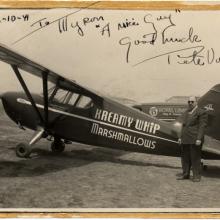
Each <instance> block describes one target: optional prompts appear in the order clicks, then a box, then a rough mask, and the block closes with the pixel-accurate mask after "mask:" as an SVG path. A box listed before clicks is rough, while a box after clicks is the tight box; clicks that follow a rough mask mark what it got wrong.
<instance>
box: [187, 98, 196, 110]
mask: <svg viewBox="0 0 220 220" xmlns="http://www.w3.org/2000/svg"><path fill="white" fill-rule="evenodd" d="M196 104H197V102H196V101H195V100H189V101H188V106H189V109H193V108H194V107H195V106H196Z"/></svg>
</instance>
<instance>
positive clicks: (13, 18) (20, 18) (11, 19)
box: [0, 14, 30, 23]
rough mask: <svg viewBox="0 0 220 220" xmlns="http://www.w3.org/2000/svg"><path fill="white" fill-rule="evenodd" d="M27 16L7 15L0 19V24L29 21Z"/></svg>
mask: <svg viewBox="0 0 220 220" xmlns="http://www.w3.org/2000/svg"><path fill="white" fill-rule="evenodd" d="M29 17H30V16H29V14H22V15H19V16H18V15H7V16H4V17H0V23H3V22H12V23H13V22H17V21H29Z"/></svg>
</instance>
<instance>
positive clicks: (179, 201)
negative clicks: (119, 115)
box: [0, 114, 220, 208]
mask: <svg viewBox="0 0 220 220" xmlns="http://www.w3.org/2000/svg"><path fill="white" fill-rule="evenodd" d="M31 136H32V132H31V131H23V130H20V129H18V128H17V127H16V125H15V124H14V123H13V122H11V121H10V120H9V119H8V118H7V116H5V114H3V115H2V116H1V117H0V208H218V207H220V197H219V193H220V181H219V179H220V161H207V162H206V164H208V165H209V167H208V170H207V171H206V172H204V173H203V177H202V181H201V182H200V183H193V182H192V181H190V180H186V181H178V180H176V174H177V173H179V172H180V171H181V168H180V159H179V158H172V157H164V156H153V155H148V154H140V153H129V152H124V151H119V150H111V149H106V148H101V147H96V146H86V145H81V144H77V143H74V144H72V145H68V146H67V148H66V151H65V152H64V153H62V154H61V155H54V154H52V153H51V152H50V142H47V141H46V140H41V141H40V142H38V143H37V144H36V146H35V147H36V151H35V153H33V154H32V157H31V158H30V159H22V158H17V157H16V155H15V152H14V148H15V146H16V144H17V143H19V142H26V141H28V140H30V138H31ZM213 143H214V142H213ZM215 144H216V143H215Z"/></svg>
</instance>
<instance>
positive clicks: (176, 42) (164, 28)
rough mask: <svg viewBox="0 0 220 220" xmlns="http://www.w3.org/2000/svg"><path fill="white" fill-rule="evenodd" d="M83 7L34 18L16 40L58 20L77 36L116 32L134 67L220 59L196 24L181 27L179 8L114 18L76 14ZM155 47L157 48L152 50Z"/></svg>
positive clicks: (208, 62) (110, 35)
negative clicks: (63, 13)
mask: <svg viewBox="0 0 220 220" xmlns="http://www.w3.org/2000/svg"><path fill="white" fill-rule="evenodd" d="M94 4H95V3H94ZM81 10H83V9H80V10H78V11H74V12H72V13H69V14H66V15H64V16H62V17H59V18H57V19H55V20H52V19H51V18H50V17H46V16H45V17H42V18H39V19H37V20H36V21H33V22H32V23H31V24H30V28H31V31H30V32H29V33H28V34H26V35H25V36H22V37H21V38H19V39H17V40H16V41H15V42H14V44H16V43H18V42H20V41H22V40H24V39H25V38H27V37H30V36H31V35H33V34H34V33H36V32H37V31H38V30H42V29H45V28H46V27H47V26H49V25H51V24H55V25H57V29H56V30H57V33H59V34H66V33H69V32H71V33H73V35H74V36H75V35H78V37H81V38H84V37H85V36H86V35H88V34H89V33H90V32H91V31H92V32H93V33H96V34H97V35H99V36H101V37H104V38H105V39H106V40H108V39H114V40H115V39H116V38H115V36H116V35H117V39H116V42H115V43H116V44H118V45H119V48H120V49H121V50H122V52H123V54H124V57H122V61H124V62H126V63H127V64H131V65H132V66H133V67H135V66H138V65H140V64H144V63H145V64H146V63H147V62H150V61H153V60H156V59H159V58H160V59H164V60H165V62H167V64H168V65H172V64H178V65H194V66H205V65H213V64H219V63H220V55H218V54H217V52H216V50H215V48H213V47H210V48H209V47H208V46H207V44H205V42H203V39H202V36H201V35H200V33H199V31H198V29H197V27H194V26H193V25H190V23H189V24H188V25H186V26H185V28H181V25H180V24H179V23H178V19H177V18H178V17H179V16H181V19H184V16H185V15H183V14H182V12H181V11H180V10H176V11H171V12H161V14H159V15H158V14H157V15H155V14H151V13H146V14H143V15H141V16H130V17H123V18H120V19H113V20H114V21H112V20H111V19H109V17H107V18H106V16H104V15H103V14H101V13H100V12H99V13H98V14H96V15H95V14H94V16H84V17H80V18H76V17H75V16H74V15H75V14H76V13H78V12H79V11H81ZM5 19H6V18H5ZM17 19H18V18H17ZM23 19H24V20H25V21H26V20H28V17H27V15H24V16H23ZM7 20H11V21H13V20H15V18H14V17H10V18H7ZM132 30H134V31H133V32H132ZM180 30H181V31H180ZM136 32H137V33H136ZM134 33H135V34H134ZM205 45H206V46H205ZM154 47H155V48H157V51H158V52H154V53H151V52H150V51H152V50H153V49H152V48H154ZM166 48H169V49H166ZM139 51H141V52H142V54H144V56H143V57H140V56H137V55H138V54H139ZM160 51H163V52H160Z"/></svg>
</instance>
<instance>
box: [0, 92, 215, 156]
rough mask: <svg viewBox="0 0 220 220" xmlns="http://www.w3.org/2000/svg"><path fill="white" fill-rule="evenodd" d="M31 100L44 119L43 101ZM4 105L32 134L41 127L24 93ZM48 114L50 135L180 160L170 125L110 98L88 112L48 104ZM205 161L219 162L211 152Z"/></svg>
mask: <svg viewBox="0 0 220 220" xmlns="http://www.w3.org/2000/svg"><path fill="white" fill-rule="evenodd" d="M32 96H33V98H34V101H35V102H36V106H37V108H38V109H39V112H40V114H41V115H42V116H43V115H44V103H43V98H42V97H41V96H40V95H32ZM2 102H3V106H4V108H5V111H6V113H7V114H8V116H9V117H10V118H11V119H12V120H13V121H15V122H16V123H17V124H19V125H21V126H23V127H27V128H29V129H32V130H37V128H38V127H39V126H40V121H39V117H38V116H37V114H36V112H35V111H34V109H33V106H32V105H31V102H30V101H29V100H28V98H27V96H26V95H25V94H24V93H16V92H14V93H12V92H11V93H5V94H4V95H3V97H2ZM48 110H49V113H48V128H47V133H48V135H52V136H56V137H59V138H62V139H65V140H70V141H74V142H80V143H84V144H88V145H97V146H103V147H110V148H115V149H122V150H128V151H134V152H143V153H149V154H158V155H165V156H180V146H179V144H178V142H177V140H178V137H177V133H176V131H175V130H174V129H173V128H172V127H171V126H170V124H168V123H166V122H160V121H158V120H156V119H154V118H152V117H150V116H148V115H146V114H144V113H142V112H139V111H138V110H136V109H132V108H128V107H125V106H123V105H121V104H120V103H117V102H114V101H112V100H108V99H107V98H105V99H103V100H102V101H101V102H100V101H99V102H96V100H93V105H92V106H90V107H88V108H77V107H74V106H72V107H67V106H64V105H60V104H58V103H55V102H49V109H48ZM168 125H169V126H168ZM203 157H204V158H206V159H218V158H219V156H218V155H215V154H210V153H208V152H203Z"/></svg>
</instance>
